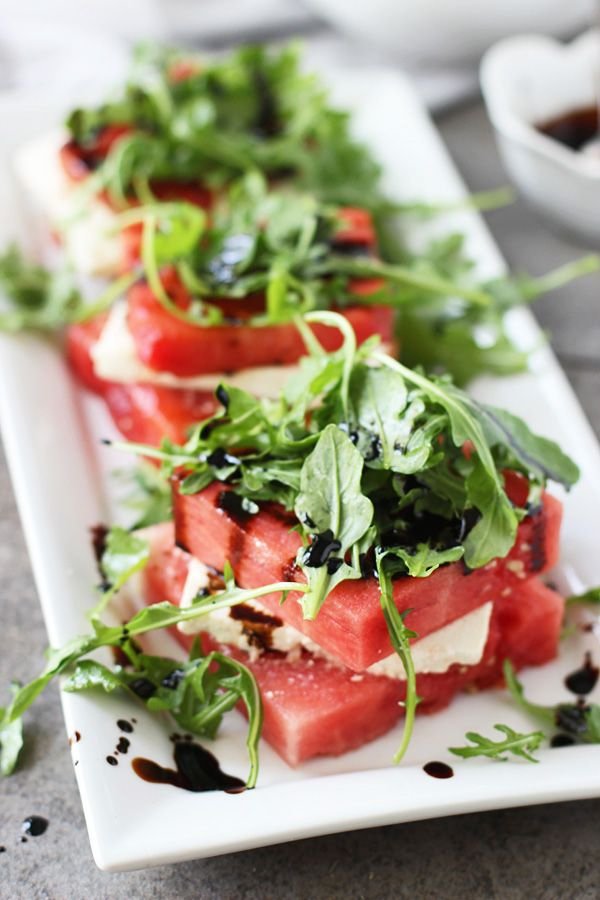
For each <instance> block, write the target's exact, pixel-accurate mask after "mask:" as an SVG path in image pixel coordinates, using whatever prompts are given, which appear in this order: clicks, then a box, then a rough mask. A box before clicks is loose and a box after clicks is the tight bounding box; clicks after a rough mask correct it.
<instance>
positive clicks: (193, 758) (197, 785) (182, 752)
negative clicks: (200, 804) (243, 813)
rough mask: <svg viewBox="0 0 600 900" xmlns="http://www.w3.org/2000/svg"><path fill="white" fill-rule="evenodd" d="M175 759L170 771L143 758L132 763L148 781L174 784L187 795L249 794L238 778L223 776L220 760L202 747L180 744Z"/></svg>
mask: <svg viewBox="0 0 600 900" xmlns="http://www.w3.org/2000/svg"><path fill="white" fill-rule="evenodd" d="M173 758H174V760H175V766H176V768H175V769H169V768H166V767H165V766H161V765H159V764H158V763H156V762H154V761H153V760H151V759H144V758H143V757H140V756H136V757H135V759H133V760H132V761H131V768H132V769H133V771H134V772H135V774H136V775H137V776H138V777H139V778H141V779H143V780H144V781H149V782H151V783H153V784H170V785H172V786H173V787H178V788H182V789H183V790H184V791H193V792H195V793H200V792H204V791H225V792H226V793H228V794H237V793H241V792H242V791H244V790H245V783H244V782H243V781H242V780H241V779H240V778H236V776H235V775H228V774H227V773H226V772H223V770H222V769H221V767H220V765H219V761H218V760H217V758H216V757H215V756H213V754H212V753H210V752H209V751H208V750H206V749H205V748H204V747H201V746H200V744H195V743H192V742H191V741H185V740H183V741H182V740H176V741H175V742H174V751H173Z"/></svg>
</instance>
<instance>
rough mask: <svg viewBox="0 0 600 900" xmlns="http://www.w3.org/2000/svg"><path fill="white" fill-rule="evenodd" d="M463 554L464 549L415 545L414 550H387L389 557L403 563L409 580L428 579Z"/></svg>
mask: <svg viewBox="0 0 600 900" xmlns="http://www.w3.org/2000/svg"><path fill="white" fill-rule="evenodd" d="M464 552H465V551H464V547H448V548H447V549H444V550H437V549H436V548H435V547H431V546H430V545H429V544H417V546H416V548H415V549H414V550H406V549H405V548H404V547H394V548H393V549H392V550H388V554H389V555H390V556H395V557H397V558H398V559H400V560H401V561H402V562H403V563H404V565H405V567H406V571H407V572H408V574H409V575H410V576H411V578H428V577H429V576H430V575H431V573H432V572H435V570H436V569H438V568H439V567H440V566H443V565H446V564H447V563H451V562H456V560H457V559H461V558H462V556H463V555H464Z"/></svg>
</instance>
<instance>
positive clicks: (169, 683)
mask: <svg viewBox="0 0 600 900" xmlns="http://www.w3.org/2000/svg"><path fill="white" fill-rule="evenodd" d="M184 675H185V672H184V671H183V669H173V671H172V672H169V674H168V675H165V677H164V678H163V680H162V681H161V685H162V687H164V688H166V689H167V690H168V691H175V690H177V688H178V687H179V685H180V684H181V679H182V678H183V676H184Z"/></svg>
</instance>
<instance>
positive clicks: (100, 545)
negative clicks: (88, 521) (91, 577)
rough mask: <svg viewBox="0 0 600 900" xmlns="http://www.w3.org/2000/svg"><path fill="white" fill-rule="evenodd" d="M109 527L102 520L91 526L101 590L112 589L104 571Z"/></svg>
mask: <svg viewBox="0 0 600 900" xmlns="http://www.w3.org/2000/svg"><path fill="white" fill-rule="evenodd" d="M108 531H109V529H108V528H107V526H106V525H103V524H102V523H101V522H100V523H98V524H97V525H92V527H91V528H90V534H91V536H92V549H93V551H94V559H95V560H96V568H97V570H98V574H99V575H100V584H99V585H98V587H99V589H100V590H101V591H108V590H109V589H110V586H111V585H110V582H109V581H108V580H107V578H106V576H105V574H104V572H103V571H102V557H103V556H104V551H105V550H106V536H107V534H108Z"/></svg>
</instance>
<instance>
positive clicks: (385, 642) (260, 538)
mask: <svg viewBox="0 0 600 900" xmlns="http://www.w3.org/2000/svg"><path fill="white" fill-rule="evenodd" d="M223 490H224V487H223V485H212V486H210V487H209V488H207V489H206V490H204V491H202V492H201V493H199V494H195V495H192V496H184V495H182V494H180V493H179V491H178V482H177V480H175V483H174V501H175V502H174V510H175V517H174V518H175V525H174V531H173V526H172V525H171V524H168V525H163V526H155V527H154V528H153V529H151V530H150V531H149V537H150V538H151V561H150V563H149V565H148V567H147V568H146V570H145V574H144V595H145V598H146V602H148V603H155V602H158V601H160V600H170V601H171V602H175V603H177V602H179V601H180V599H181V596H182V593H183V589H184V585H185V581H186V577H187V572H188V567H189V563H190V561H191V559H192V558H194V557H195V558H196V559H198V560H200V561H201V562H202V563H204V564H206V565H207V566H209V567H211V568H213V569H216V570H222V568H223V564H224V562H225V561H226V560H229V562H230V563H231V565H232V566H233V570H234V574H235V577H236V582H237V583H238V584H239V585H240V586H241V587H245V588H252V587H257V586H259V585H262V584H265V583H269V582H270V581H279V580H282V579H283V580H300V579H301V574H300V573H299V572H298V570H297V569H296V568H295V567H294V565H293V561H294V558H295V555H296V551H297V549H298V546H299V542H300V539H299V537H298V535H297V533H296V532H290V530H289V528H290V522H289V521H288V515H287V514H286V513H285V511H284V510H283V509H281V508H280V507H277V506H276V505H271V506H267V507H266V508H265V509H262V510H261V513H260V515H258V516H252V517H248V518H243V517H241V518H240V517H239V516H235V515H233V514H232V513H230V512H227V510H226V506H227V504H225V505H224V504H222V503H220V502H219V495H220V494H221V493H222V491H223ZM225 490H226V488H225ZM224 507H225V508H224ZM561 513H562V509H561V505H560V503H559V502H558V501H557V500H556V499H555V498H553V497H551V496H550V495H548V494H545V495H544V498H543V503H542V505H541V506H540V508H539V509H538V510H537V511H536V512H535V513H533V514H531V515H529V516H528V517H527V518H526V519H524V521H523V522H522V523H521V525H520V527H519V532H518V536H517V541H516V542H515V545H514V547H513V549H512V551H511V553H510V554H509V555H508V556H507V557H506V559H500V560H494V561H493V562H492V563H490V564H489V565H488V566H486V567H484V568H483V569H479V570H475V571H473V572H469V571H467V570H466V569H465V568H464V566H463V565H462V563H461V562H457V563H452V564H450V565H446V566H443V567H441V568H439V569H438V570H437V571H436V572H434V573H433V574H432V575H431V576H429V577H428V578H425V579H416V578H409V577H401V578H398V579H396V580H395V581H394V599H395V602H396V605H397V607H398V609H399V610H400V611H404V610H406V609H410V610H411V612H410V613H409V614H408V616H407V624H409V625H410V626H411V627H412V628H413V629H414V630H415V631H416V632H417V634H418V638H417V640H421V639H423V638H424V637H426V636H427V635H433V634H435V633H436V632H437V631H439V630H440V629H442V628H444V627H445V626H447V625H449V624H450V623H452V622H456V621H457V620H459V619H461V618H462V617H463V616H465V615H467V614H468V613H471V612H473V611H474V610H476V609H479V608H480V607H482V606H483V605H484V604H486V603H490V604H491V608H492V612H491V618H490V623H489V630H488V634H487V640H486V642H485V647H484V650H483V653H482V655H481V658H480V659H479V661H478V662H477V663H476V664H474V665H458V664H455V665H451V666H450V667H449V668H448V669H447V671H445V672H443V673H439V674H432V673H423V674H418V675H417V692H418V694H419V696H420V697H421V703H420V704H419V707H418V712H419V713H428V712H435V711H437V710H439V709H442V708H444V707H445V706H447V705H448V704H449V703H450V701H451V700H452V698H453V696H454V695H455V694H456V693H457V692H459V691H461V690H465V689H469V690H474V689H478V688H484V687H490V686H494V685H496V684H498V683H499V682H501V679H502V664H503V661H504V659H506V658H509V659H511V660H512V662H513V664H514V665H515V667H516V668H522V667H523V666H528V665H540V664H543V663H545V662H547V661H549V660H550V659H552V658H553V657H554V656H555V654H556V648H557V643H558V638H559V633H560V627H561V621H562V617H563V606H564V602H563V599H562V598H561V597H560V595H559V594H557V593H556V592H555V591H553V590H551V589H550V588H548V587H546V586H545V585H544V584H543V583H542V582H541V580H540V577H539V576H540V575H541V574H542V573H543V572H545V571H546V570H548V569H549V568H551V567H552V566H553V565H554V564H555V563H556V560H557V556H558V534H559V528H560V520H561ZM280 600H281V597H280V596H278V595H273V596H269V597H263V598H261V601H260V605H261V609H263V610H264V613H265V614H266V616H267V618H268V619H269V620H270V621H271V622H272V621H279V622H280V623H281V624H282V625H283V624H286V625H289V626H292V627H293V628H295V629H297V630H298V631H299V632H301V633H302V634H304V635H305V636H307V637H308V638H310V641H311V642H313V643H314V644H316V645H318V650H319V652H311V651H309V650H307V649H305V648H297V649H296V651H295V652H293V653H290V654H284V653H281V652H278V651H275V650H272V649H268V647H267V648H266V649H265V647H266V646H267V645H265V644H264V642H263V641H262V637H263V636H264V634H263V631H262V630H261V627H260V625H257V622H256V621H255V617H254V616H252V615H250V616H248V618H247V620H244V621H243V629H244V634H246V635H247V636H248V639H249V641H250V643H251V644H252V645H253V649H252V652H251V653H248V652H247V651H246V650H245V649H240V648H239V646H237V645H233V644H227V645H223V644H220V643H219V642H218V640H217V639H216V638H215V637H212V636H211V635H210V634H204V635H203V646H204V649H205V650H210V649H216V648H218V649H220V650H221V651H223V652H225V653H228V654H230V655H232V656H234V657H236V658H237V659H240V660H241V661H243V662H244V663H245V664H246V665H247V666H248V667H249V668H250V669H251V670H252V672H253V673H254V675H255V677H256V679H257V682H258V684H259V687H260V689H261V694H262V699H263V705H264V728H263V737H264V738H265V740H267V741H268V742H269V743H270V744H271V746H272V747H273V748H274V749H275V750H276V751H277V752H278V753H279V754H280V756H282V757H283V759H284V760H286V762H287V763H289V764H290V765H292V766H295V765H298V764H299V763H301V762H303V761H304V760H307V759H310V758H312V757H314V756H318V755H339V754H342V753H346V752H348V751H349V750H352V749H355V748H357V747H360V746H361V745H363V744H365V743H367V742H368V741H371V740H373V739H374V738H376V737H379V736H381V735H383V734H385V733H386V732H387V731H389V730H390V729H391V728H392V727H393V726H394V724H395V723H396V722H397V721H398V719H399V718H400V717H401V716H402V714H403V708H402V701H403V699H404V695H405V682H404V681H403V680H402V679H398V678H390V677H386V676H385V675H381V674H372V672H370V671H366V670H367V669H368V668H369V667H370V666H371V665H372V664H373V663H376V662H377V661H379V660H382V659H385V658H386V657H388V656H390V654H391V653H392V652H393V651H392V648H391V645H390V642H389V637H388V634H387V630H386V628H385V623H384V621H383V616H382V613H381V609H380V605H379V591H378V586H377V582H376V581H375V579H373V578H364V579H361V580H360V581H351V582H346V583H345V584H342V585H339V586H338V587H337V588H336V589H335V590H334V591H333V592H332V593H331V594H330V595H329V597H328V598H327V600H326V601H325V604H324V605H323V607H322V609H321V611H320V613H319V615H318V617H317V619H316V620H315V621H312V622H308V621H305V620H303V619H302V616H301V610H300V606H299V604H298V602H297V598H296V597H295V596H294V595H293V594H289V595H288V598H287V599H286V601H285V603H283V605H282V604H281V603H280ZM236 618H237V619H240V618H242V619H243V614H240V613H239V611H238V614H237V615H236ZM199 621H200V620H199ZM176 637H177V638H178V640H179V641H180V643H181V644H182V645H183V646H184V647H186V648H189V647H190V645H191V642H192V640H193V637H192V636H190V635H188V634H182V633H180V632H176ZM261 643H262V644H263V646H262V650H261V652H258V651H257V650H256V646H257V645H258V646H260V645H261Z"/></svg>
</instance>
